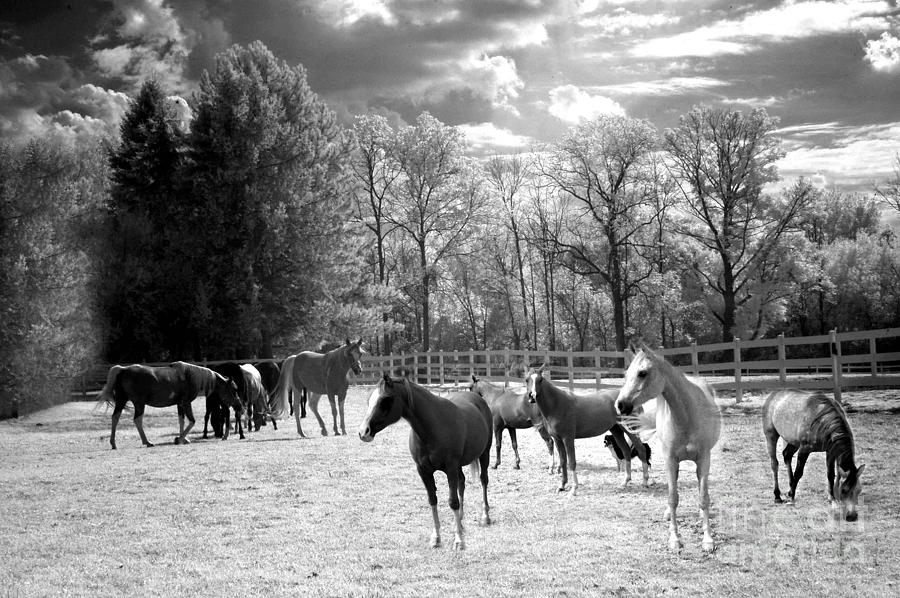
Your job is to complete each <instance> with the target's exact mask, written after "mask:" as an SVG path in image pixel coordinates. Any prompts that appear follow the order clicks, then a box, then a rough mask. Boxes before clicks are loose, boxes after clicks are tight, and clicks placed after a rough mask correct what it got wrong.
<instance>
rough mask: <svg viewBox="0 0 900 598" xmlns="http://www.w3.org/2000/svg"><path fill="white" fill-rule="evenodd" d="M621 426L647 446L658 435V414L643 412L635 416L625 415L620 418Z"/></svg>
mask: <svg viewBox="0 0 900 598" xmlns="http://www.w3.org/2000/svg"><path fill="white" fill-rule="evenodd" d="M619 424H621V426H622V427H623V428H625V429H626V430H628V432H630V433H631V434H634V435H635V436H637V437H638V438H640V439H641V442H643V443H644V444H647V442H649V441H650V439H651V438H653V435H654V434H656V412H650V413H648V412H646V411H642V412H641V413H636V414H634V415H623V416H622V417H620V418H619ZM648 458H649V455H648Z"/></svg>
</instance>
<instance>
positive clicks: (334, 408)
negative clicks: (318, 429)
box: [323, 395, 340, 436]
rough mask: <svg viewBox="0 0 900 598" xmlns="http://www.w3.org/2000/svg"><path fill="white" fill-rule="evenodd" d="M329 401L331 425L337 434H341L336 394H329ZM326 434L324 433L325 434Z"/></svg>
mask: <svg viewBox="0 0 900 598" xmlns="http://www.w3.org/2000/svg"><path fill="white" fill-rule="evenodd" d="M328 402H329V403H330V404H331V425H332V429H333V430H334V435H335V436H340V434H339V433H338V427H337V424H338V414H337V404H336V403H335V401H334V395H328ZM323 436H324V434H323Z"/></svg>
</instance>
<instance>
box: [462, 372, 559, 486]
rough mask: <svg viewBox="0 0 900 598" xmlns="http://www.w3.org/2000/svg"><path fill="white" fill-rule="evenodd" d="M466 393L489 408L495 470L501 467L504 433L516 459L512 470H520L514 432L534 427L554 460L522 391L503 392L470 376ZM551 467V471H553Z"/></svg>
mask: <svg viewBox="0 0 900 598" xmlns="http://www.w3.org/2000/svg"><path fill="white" fill-rule="evenodd" d="M469 390H470V391H471V392H474V393H476V394H478V395H479V396H481V398H483V399H484V400H485V401H486V402H487V404H488V407H490V408H491V416H492V419H493V428H494V442H495V443H496V451H497V460H496V461H494V469H497V467H498V466H499V465H500V446H501V445H502V444H503V430H508V431H509V440H510V442H511V443H512V448H513V452H514V453H515V455H516V463H515V465H513V469H519V463H520V462H521V461H520V459H519V443H518V441H517V440H516V430H521V429H525V428H531V427H534V428H535V429H536V430H537V431H538V433H539V434H540V435H541V438H542V439H543V440H544V443H545V444H546V445H547V450H548V451H550V458H551V459H552V458H553V440H552V439H551V438H550V434H548V433H547V430H546V428H545V427H544V423H543V421H542V419H541V412H540V410H538V408H537V407H536V406H535V405H533V404H532V403H529V402H528V400H527V399H526V398H525V391H524V390H521V389H518V390H515V389H504V388H500V387H499V386H495V385H493V384H491V383H490V382H488V381H487V380H482V379H480V378H476V377H475V375H474V374H473V375H472V384H471V385H469ZM552 466H553V465H552V463H551V467H552Z"/></svg>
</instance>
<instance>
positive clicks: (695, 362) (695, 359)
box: [691, 341, 700, 378]
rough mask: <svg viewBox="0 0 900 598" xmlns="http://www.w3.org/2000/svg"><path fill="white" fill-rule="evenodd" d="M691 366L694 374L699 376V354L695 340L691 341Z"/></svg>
mask: <svg viewBox="0 0 900 598" xmlns="http://www.w3.org/2000/svg"><path fill="white" fill-rule="evenodd" d="M691 367H692V368H693V369H694V376H695V377H697V378H699V377H700V354H699V353H698V352H697V341H691Z"/></svg>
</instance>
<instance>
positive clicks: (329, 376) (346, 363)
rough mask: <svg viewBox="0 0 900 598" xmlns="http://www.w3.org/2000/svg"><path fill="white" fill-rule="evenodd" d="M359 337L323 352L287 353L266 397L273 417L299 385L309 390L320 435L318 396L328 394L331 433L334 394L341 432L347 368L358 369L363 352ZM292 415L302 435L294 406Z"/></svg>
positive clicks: (278, 415)
mask: <svg viewBox="0 0 900 598" xmlns="http://www.w3.org/2000/svg"><path fill="white" fill-rule="evenodd" d="M361 345H362V339H359V340H357V341H356V342H353V343H351V342H350V341H349V340H348V341H347V342H346V344H344V345H341V346H340V347H338V348H336V349H332V350H331V351H329V352H328V353H325V354H324V355H323V354H321V353H314V352H313V351H303V352H302V353H298V354H297V355H291V356H290V357H288V358H287V359H285V360H284V365H283V366H282V368H281V375H280V376H279V377H278V385H277V386H276V387H275V392H274V393H273V394H272V398H271V399H270V405H269V407H270V408H269V411H270V412H271V414H272V416H273V417H281V415H282V414H283V413H284V412H285V411H287V409H288V392H289V391H291V390H294V391H299V390H300V389H303V388H305V389H308V390H309V407H310V409H312V412H313V414H315V416H316V419H317V420H318V421H319V426H320V427H321V429H322V436H328V431H327V430H326V429H325V422H324V421H323V420H322V416H321V415H319V409H318V405H319V397H320V396H322V395H323V394H324V395H327V396H328V401H329V402H330V403H331V417H332V419H333V420H334V433H335V435H337V434H338V425H337V418H338V414H337V410H336V409H335V403H334V399H335V397H337V401H338V406H339V407H340V414H341V432H340V433H341V434H346V433H347V430H346V429H345V427H344V399H345V398H346V396H347V388H348V386H349V385H350V384H349V382H348V381H347V372H348V371H349V370H353V373H354V374H357V375H358V374H359V373H360V372H361V371H362V366H361V365H360V363H359V360H360V359H361V357H362V354H363V353H364V352H365V351H364V350H363V348H362V346H361ZM294 419H295V420H296V422H297V433H298V434H299V435H300V436H301V437H304V438H305V437H306V435H305V434H304V433H303V428H302V427H300V412H299V411H297V410H296V409H295V410H294Z"/></svg>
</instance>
